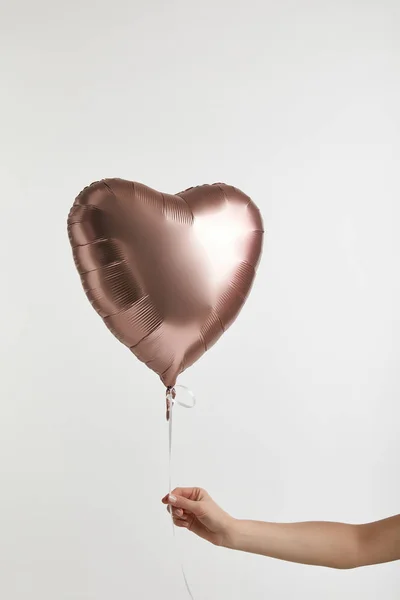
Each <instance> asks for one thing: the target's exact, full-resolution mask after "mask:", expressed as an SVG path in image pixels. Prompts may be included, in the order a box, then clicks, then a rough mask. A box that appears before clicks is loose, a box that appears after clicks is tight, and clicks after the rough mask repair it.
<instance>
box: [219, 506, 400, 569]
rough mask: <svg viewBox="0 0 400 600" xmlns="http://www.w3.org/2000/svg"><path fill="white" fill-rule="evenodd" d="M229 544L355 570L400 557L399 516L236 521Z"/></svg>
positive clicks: (236, 548)
mask: <svg viewBox="0 0 400 600" xmlns="http://www.w3.org/2000/svg"><path fill="white" fill-rule="evenodd" d="M226 545H227V546H228V547H230V548H233V549H235V550H242V551H244V552H252V553H254V554H262V555H265V556H270V557H273V558H278V559H282V560H287V561H291V562H297V563H304V564H309V565H319V566H325V567H331V568H336V569H352V568H355V567H361V566H365V565H373V564H377V563H383V562H389V561H393V560H398V559H400V515H398V516H396V517H391V518H389V519H384V520H382V521H377V522H375V523H368V524H365V525H347V524H344V523H329V522H309V523H288V524H285V523H263V522H257V521H234V523H233V524H232V526H231V528H230V530H229V533H228V536H227V544H226Z"/></svg>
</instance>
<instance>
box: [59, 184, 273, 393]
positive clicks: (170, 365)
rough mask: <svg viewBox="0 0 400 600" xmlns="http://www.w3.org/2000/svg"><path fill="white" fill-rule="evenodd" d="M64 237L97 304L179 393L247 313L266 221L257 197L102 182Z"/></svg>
mask: <svg viewBox="0 0 400 600" xmlns="http://www.w3.org/2000/svg"><path fill="white" fill-rule="evenodd" d="M68 233H69V238H70V241H71V245H72V248H73V254H74V259H75V264H76V266H77V269H78V271H79V273H80V276H81V280H82V284H83V287H84V289H85V292H86V294H87V296H88V298H89V300H90V302H91V303H92V305H93V307H94V308H95V309H96V311H97V312H98V313H99V314H100V315H101V317H102V318H103V320H104V322H105V324H106V325H107V327H108V328H109V329H110V330H111V331H112V333H113V334H114V335H115V336H116V337H117V338H118V339H119V340H120V341H121V342H123V343H124V344H125V345H126V346H128V347H129V348H130V349H131V350H132V352H133V353H134V354H135V355H136V356H137V357H138V358H139V359H140V360H141V361H143V362H144V363H146V365H147V366H148V367H150V368H151V369H153V371H155V372H156V373H158V374H159V376H160V377H161V380H162V381H163V383H164V384H165V385H166V386H173V385H174V384H175V382H176V378H177V376H178V375H179V373H181V372H182V371H184V370H185V369H186V368H187V367H188V366H190V365H192V364H193V363H194V362H195V361H196V360H197V359H198V358H200V356H202V354H204V352H205V351H206V350H208V349H209V348H210V347H211V346H212V345H213V344H214V343H215V342H216V340H217V339H218V338H219V337H220V336H221V335H222V333H223V332H224V331H225V330H226V329H227V328H228V327H229V326H230V325H231V323H232V322H233V321H234V320H235V318H236V316H237V314H238V313H239V311H240V309H241V308H242V306H243V304H244V302H245V300H246V298H247V295H248V293H249V291H250V288H251V285H252V283H253V280H254V276H255V271H256V268H257V265H258V262H259V258H260V255H261V249H262V240H263V224H262V218H261V215H260V212H259V210H258V208H257V207H256V206H255V204H254V203H253V202H252V200H251V199H250V198H249V197H248V196H246V195H245V194H244V193H243V192H241V191H240V190H238V189H236V188H234V187H231V186H228V185H225V184H214V185H203V186H199V187H195V188H190V189H188V190H186V191H184V192H181V193H179V194H175V195H174V196H173V195H169V194H162V193H161V192H157V191H155V190H153V189H151V188H149V187H147V186H145V185H142V184H140V183H134V182H131V181H125V180H122V179H105V180H103V181H100V182H97V183H93V184H92V185H90V186H89V187H87V188H85V189H84V190H83V191H82V192H81V193H80V194H79V196H78V197H77V198H76V200H75V203H74V205H73V207H72V209H71V212H70V214H69V218H68Z"/></svg>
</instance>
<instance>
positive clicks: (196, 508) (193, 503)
mask: <svg viewBox="0 0 400 600" xmlns="http://www.w3.org/2000/svg"><path fill="white" fill-rule="evenodd" d="M168 503H169V504H171V505H172V506H174V507H175V508H182V510H187V511H188V512H191V513H192V514H193V515H195V516H196V517H199V516H200V515H201V514H202V513H203V507H202V502H201V501H199V500H188V498H184V497H183V496H174V494H170V495H169V497H168Z"/></svg>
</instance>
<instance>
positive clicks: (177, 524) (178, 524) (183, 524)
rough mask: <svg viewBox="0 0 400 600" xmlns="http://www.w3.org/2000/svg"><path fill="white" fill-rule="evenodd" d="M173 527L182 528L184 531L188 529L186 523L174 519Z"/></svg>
mask: <svg viewBox="0 0 400 600" xmlns="http://www.w3.org/2000/svg"><path fill="white" fill-rule="evenodd" d="M174 525H175V527H184V528H185V529H189V523H188V521H182V519H174Z"/></svg>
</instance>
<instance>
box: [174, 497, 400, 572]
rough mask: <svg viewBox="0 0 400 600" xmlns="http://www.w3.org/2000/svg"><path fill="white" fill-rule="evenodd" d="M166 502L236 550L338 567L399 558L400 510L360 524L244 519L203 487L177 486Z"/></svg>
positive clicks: (183, 521)
mask: <svg viewBox="0 0 400 600" xmlns="http://www.w3.org/2000/svg"><path fill="white" fill-rule="evenodd" d="M162 502H163V503H164V504H166V505H167V508H168V510H169V512H171V511H172V515H173V520H174V523H175V525H176V526H177V527H182V528H186V529H188V530H190V531H192V532H193V533H195V534H196V535H198V536H199V537H201V538H203V539H204V540H207V541H208V542H211V543H212V544H214V545H216V546H223V547H225V548H230V549H232V550H239V551H242V552H249V553H252V554H261V555H263V556H269V557H271V558H277V559H280V560H286V561H290V562H296V563H303V564H308V565H317V566H323V567H330V568H334V569H354V568H356V567H362V566H366V565H375V564H379V563H386V562H391V561H394V560H399V559H400V515H396V516H394V517H390V518H388V519H383V520H381V521H375V522H373V523H365V524H362V525H350V524H346V523H331V522H308V523H265V522H261V521H243V520H239V519H234V518H233V517H231V516H230V515H229V514H228V513H226V512H225V511H224V510H222V508H220V507H219V506H218V505H217V504H216V503H215V502H214V500H213V499H212V498H211V497H210V495H209V494H208V493H207V492H206V491H205V490H202V489H201V488H176V489H175V490H173V492H171V494H167V495H166V496H165V497H164V498H163V499H162Z"/></svg>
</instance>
